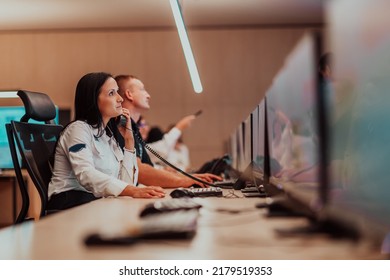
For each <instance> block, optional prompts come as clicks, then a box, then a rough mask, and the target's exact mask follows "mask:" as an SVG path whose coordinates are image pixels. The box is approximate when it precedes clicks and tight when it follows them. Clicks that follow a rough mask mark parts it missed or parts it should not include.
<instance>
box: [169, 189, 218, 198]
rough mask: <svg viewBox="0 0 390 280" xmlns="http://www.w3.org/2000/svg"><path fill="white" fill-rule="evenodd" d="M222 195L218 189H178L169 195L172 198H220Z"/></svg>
mask: <svg viewBox="0 0 390 280" xmlns="http://www.w3.org/2000/svg"><path fill="white" fill-rule="evenodd" d="M222 194H223V193H222V189H221V188H219V187H209V188H178V189H175V190H173V191H172V192H171V193H170V195H171V197H172V198H182V197H209V196H222Z"/></svg>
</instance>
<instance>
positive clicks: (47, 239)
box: [0, 191, 381, 259]
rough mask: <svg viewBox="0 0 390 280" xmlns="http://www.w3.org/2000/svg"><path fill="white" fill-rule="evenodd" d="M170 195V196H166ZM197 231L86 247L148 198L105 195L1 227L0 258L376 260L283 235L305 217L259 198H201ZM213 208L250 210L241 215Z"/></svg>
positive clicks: (125, 222) (129, 219) (345, 247)
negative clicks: (276, 211) (270, 211)
mask: <svg viewBox="0 0 390 280" xmlns="http://www.w3.org/2000/svg"><path fill="white" fill-rule="evenodd" d="M168 192H169V191H168ZM168 197H169V196H167V198H168ZM200 201H201V202H202V203H203V204H204V207H203V208H202V209H201V210H200V217H199V220H198V230H197V234H196V235H195V236H194V238H193V239H191V240H185V241H183V240H182V241H175V240H173V241H172V240H170V241H143V242H139V243H137V244H134V245H130V246H110V247H87V246H85V245H84V243H83V239H84V237H85V236H86V235H87V234H88V233H93V232H102V231H105V232H113V233H114V232H118V231H121V230H123V229H125V228H128V227H130V226H131V225H132V224H134V223H136V222H137V221H138V220H139V217H138V214H139V212H140V210H141V209H142V207H143V206H144V205H145V204H147V203H149V202H151V200H146V199H132V198H106V199H100V200H97V201H94V202H91V203H88V204H85V205H82V206H79V207H76V208H73V209H70V210H67V211H62V212H60V213H57V214H54V215H51V216H48V217H45V218H43V219H41V220H39V221H36V222H26V223H23V224H21V225H17V226H13V227H9V228H6V229H3V230H0V244H1V250H0V259H378V258H381V256H380V255H379V254H376V253H373V252H371V251H370V248H369V246H367V245H366V244H361V243H359V244H357V243H354V242H352V241H348V240H332V239H329V238H328V237H326V236H319V235H316V236H304V237H302V236H300V237H289V238H286V237H284V238H281V237H279V236H278V235H277V234H276V232H275V229H278V228H290V227H296V226H303V225H305V224H306V223H307V221H306V219H304V218H267V217H266V216H265V213H266V210H265V209H255V208H254V205H255V203H256V202H259V201H261V199H259V198H257V199H256V198H236V199H228V198H203V199H200ZM215 209H230V210H239V209H241V210H243V209H245V210H248V211H246V212H242V213H239V214H231V213H226V212H217V211H215Z"/></svg>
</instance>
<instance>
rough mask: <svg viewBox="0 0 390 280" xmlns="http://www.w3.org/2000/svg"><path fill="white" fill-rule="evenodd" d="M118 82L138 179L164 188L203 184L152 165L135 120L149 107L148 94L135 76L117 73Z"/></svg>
mask: <svg viewBox="0 0 390 280" xmlns="http://www.w3.org/2000/svg"><path fill="white" fill-rule="evenodd" d="M115 80H116V82H117V83H118V87H119V90H118V93H119V94H120V95H121V96H122V98H123V103H122V107H123V108H126V109H128V110H129V112H130V117H131V119H132V129H133V134H134V141H135V148H136V153H137V157H138V158H137V163H138V168H139V175H138V181H139V182H140V183H141V184H143V185H147V186H161V187H166V188H174V187H190V186H191V185H193V184H197V185H201V186H202V187H203V186H205V185H203V184H201V183H199V182H197V181H195V180H193V179H191V178H189V177H186V176H183V175H181V174H174V173H172V172H168V171H165V170H158V169H155V168H154V167H153V163H152V161H151V160H150V158H149V156H148V154H147V152H146V149H145V146H144V143H143V141H142V139H140V138H141V136H140V133H139V129H138V127H137V124H136V122H137V121H138V120H139V118H140V116H141V114H143V113H145V112H146V111H147V110H149V109H150V105H149V100H150V95H149V93H148V92H147V91H146V90H145V86H144V84H143V83H142V82H141V81H140V80H139V79H138V78H136V77H135V76H132V75H119V76H116V77H115ZM193 176H195V177H197V178H199V179H201V180H203V181H207V182H210V183H211V182H212V181H213V180H221V178H220V177H219V176H216V175H213V174H207V173H206V174H193Z"/></svg>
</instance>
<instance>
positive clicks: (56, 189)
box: [48, 73, 164, 210]
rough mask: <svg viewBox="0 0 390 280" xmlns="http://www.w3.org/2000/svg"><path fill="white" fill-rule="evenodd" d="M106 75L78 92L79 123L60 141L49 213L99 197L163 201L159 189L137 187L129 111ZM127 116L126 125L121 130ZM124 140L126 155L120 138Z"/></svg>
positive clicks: (93, 77)
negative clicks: (156, 199)
mask: <svg viewBox="0 0 390 280" xmlns="http://www.w3.org/2000/svg"><path fill="white" fill-rule="evenodd" d="M122 102H123V99H122V97H121V96H120V95H119V94H118V85H117V83H116V81H115V80H114V79H113V77H112V76H111V75H110V74H108V73H89V74H86V75H85V76H84V77H82V78H81V79H80V81H79V82H78V84H77V87H76V96H75V121H73V122H71V123H70V124H69V125H67V126H66V127H65V128H64V130H63V132H62V133H61V136H60V138H59V139H58V143H57V147H56V153H55V163H54V170H53V176H52V179H51V182H50V184H49V203H48V209H56V210H61V209H67V208H70V207H74V206H77V205H80V204H83V203H86V202H89V201H92V200H95V199H97V198H100V197H106V196H131V197H142V198H158V197H164V191H163V190H162V189H161V188H160V187H136V185H137V180H138V166H137V160H136V154H135V149H134V139H133V133H132V130H131V120H130V114H129V111H128V110H127V109H125V108H122ZM121 115H123V116H124V117H125V118H126V124H124V125H119V126H118V125H117V122H116V119H117V117H120V116H121ZM117 133H120V134H121V135H122V136H123V138H124V140H125V146H124V151H123V152H122V149H121V148H120V147H119V145H118V142H117V138H116V134H117Z"/></svg>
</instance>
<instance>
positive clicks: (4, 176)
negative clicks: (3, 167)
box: [0, 173, 18, 224]
mask: <svg viewBox="0 0 390 280" xmlns="http://www.w3.org/2000/svg"><path fill="white" fill-rule="evenodd" d="M0 186H1V187H2V188H4V187H8V188H9V187H11V193H12V194H11V197H12V199H11V200H9V199H6V198H5V197H2V200H5V201H3V203H4V204H3V205H2V211H4V210H5V209H4V208H9V207H6V206H10V203H7V202H12V205H11V208H12V221H3V219H4V218H5V217H3V216H6V213H2V215H1V217H2V222H5V223H7V222H8V224H12V223H14V222H15V221H16V215H17V213H16V212H17V208H18V205H17V200H16V196H17V187H18V183H17V179H16V177H15V174H8V173H1V174H0ZM1 191H2V192H1V193H2V194H4V193H6V192H7V191H6V190H4V189H2V190H1ZM3 191H4V192H3ZM2 196H3V195H2ZM7 197H9V196H7ZM9 198H10V197H9Z"/></svg>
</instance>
